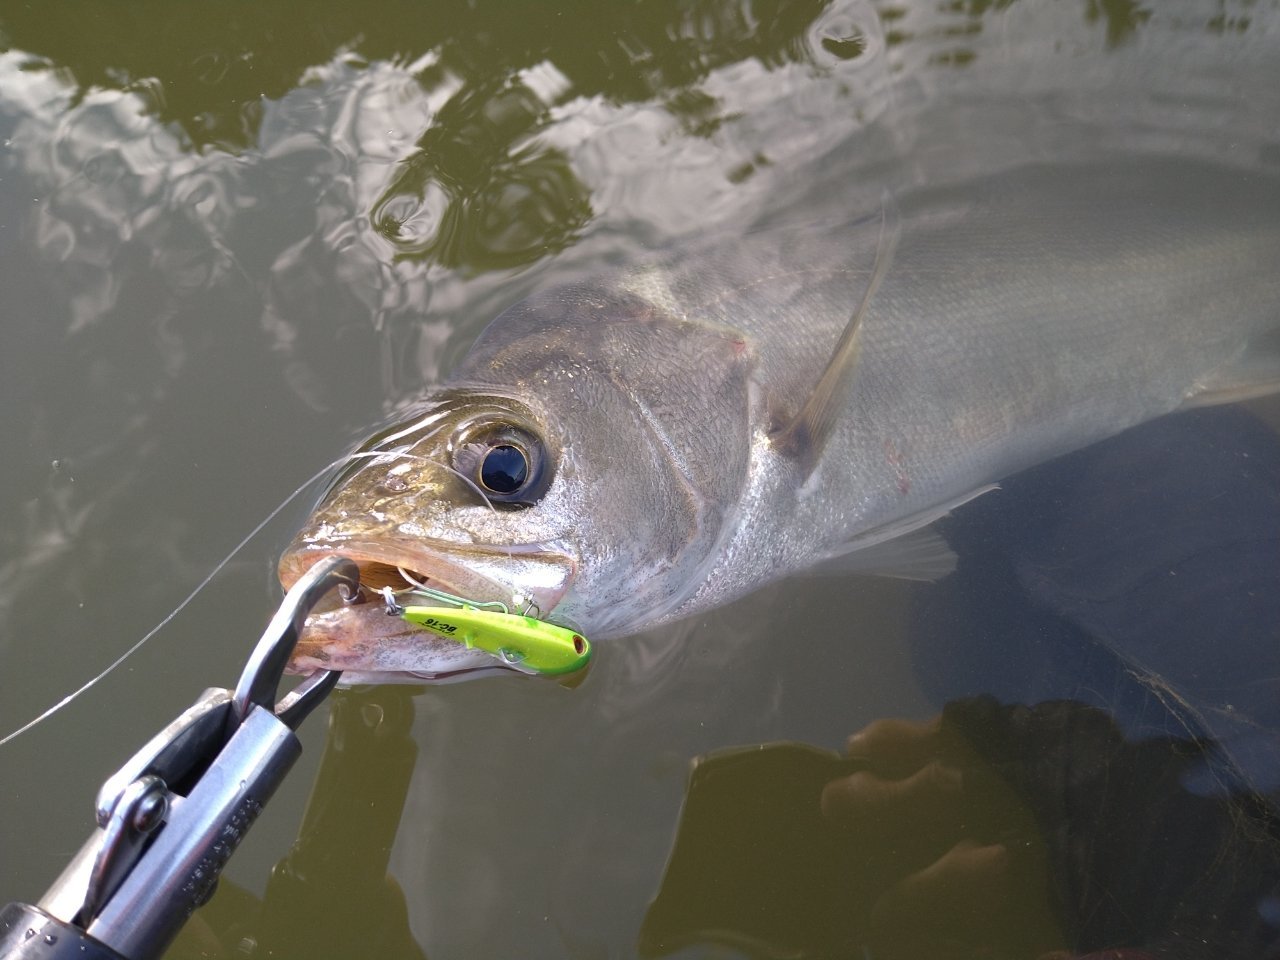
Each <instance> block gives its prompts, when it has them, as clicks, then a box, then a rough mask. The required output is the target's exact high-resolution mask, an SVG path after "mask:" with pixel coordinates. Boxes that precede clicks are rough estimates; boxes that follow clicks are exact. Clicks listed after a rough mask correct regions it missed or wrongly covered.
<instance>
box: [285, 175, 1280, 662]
mask: <svg viewBox="0 0 1280 960" xmlns="http://www.w3.org/2000/svg"><path fill="white" fill-rule="evenodd" d="M831 190H832V188H831V186H830V185H829V184H828V185H827V187H826V191H825V192H826V197H827V199H828V200H829V199H830V198H831V197H833V196H835V194H834V193H831V192H830V191H831ZM863 195H865V191H863ZM822 199H823V198H822V197H819V200H820V201H821V200H822ZM820 205H821V204H820ZM829 206H831V207H834V206H837V205H836V204H835V203H830V204H829ZM874 206H875V205H872V207H873V208H872V209H863V210H861V211H859V212H858V215H856V216H853V217H846V216H840V217H838V218H834V219H833V218H831V217H822V216H818V217H815V218H813V219H812V220H811V221H809V222H804V221H803V218H797V217H795V216H788V217H786V218H781V219H780V220H779V221H778V222H771V221H769V220H768V219H767V218H766V219H765V220H763V221H762V223H761V224H760V225H758V227H757V228H755V229H751V230H747V231H743V232H742V233H741V234H737V235H732V236H716V237H709V238H705V239H704V240H702V241H701V242H699V243H696V244H694V247H693V249H692V250H679V251H676V252H675V253H673V254H671V255H669V256H666V257H658V258H656V259H655V260H652V261H649V262H643V263H639V264H636V265H635V266H633V267H630V268H627V269H622V270H619V271H617V272H616V273H613V274H609V275H601V276H599V277H594V276H592V277H581V278H575V279H573V280H572V281H571V282H568V283H565V284H562V285H558V286H552V287H550V288H549V289H546V290H543V291H539V292H536V293H534V295H532V296H531V297H529V298H528V299H526V300H524V301H521V302H520V303H517V304H516V305H514V306H512V307H510V308H508V309H507V310H505V311H504V312H502V313H501V314H500V315H498V316H497V317H496V318H494V319H493V320H492V321H491V322H490V324H489V325H488V326H487V327H486V328H485V329H484V330H483V332H482V333H481V334H480V336H479V337H478V339H477V340H476V342H475V343H474V345H473V346H472V347H471V349H470V351H469V353H468V354H467V355H466V356H465V358H464V359H463V360H462V361H461V362H460V363H459V365H458V366H457V368H456V369H455V370H453V371H452V373H451V374H450V375H449V376H448V377H447V378H446V379H445V381H444V382H443V383H442V384H440V386H439V387H438V388H436V389H433V390H431V391H430V392H429V393H428V394H427V395H426V396H424V397H423V398H421V400H420V402H419V403H417V404H416V405H415V406H414V407H413V408H412V409H411V410H410V411H408V412H407V413H406V414H404V415H402V416H400V417H398V418H397V419H396V420H395V421H394V422H392V423H390V424H387V425H385V426H384V427H383V428H382V429H380V430H378V431H376V432H375V433H374V434H373V435H372V436H370V437H369V439H368V440H367V441H366V442H365V443H364V444H362V445H361V446H360V447H359V448H358V450H357V451H356V452H355V453H354V454H353V455H352V459H351V460H350V461H349V462H348V464H347V466H346V467H345V469H344V470H343V472H342V473H341V474H340V476H339V477H338V478H337V479H336V481H335V482H334V483H333V484H332V486H331V487H330V489H329V490H328V491H327V492H326V493H325V495H324V496H323V498H322V499H321V502H320V503H319V505H318V506H317V508H316V509H315V511H314V512H313V513H312V515H311V516H310V518H309V519H308V520H307V522H306V523H305V524H304V525H303V527H302V528H301V529H300V531H299V532H298V534H297V536H296V537H295V538H294V540H293V541H292V543H291V544H290V545H289V546H288V548H287V549H286V550H285V552H284V554H283V556H282V557H281V560H280V563H279V576H280V579H281V581H282V583H283V584H284V585H285V586H286V587H287V586H288V585H290V584H291V583H292V582H294V581H295V580H296V579H297V578H298V577H299V576H301V575H302V573H303V572H305V570H307V569H308V568H309V567H310V565H311V564H313V563H315V562H316V561H317V560H319V559H321V558H322V557H326V556H330V555H334V554H341V555H345V556H348V557H351V558H352V559H353V560H355V561H356V562H357V563H358V564H359V565H360V568H361V577H362V580H363V582H365V583H366V584H367V585H368V586H369V587H370V590H371V591H373V592H376V591H378V590H381V589H382V588H384V587H387V586H391V587H392V588H393V589H396V590H400V589H403V588H405V587H406V584H407V583H408V582H410V581H411V580H417V581H419V582H423V583H429V584H430V585H431V586H432V587H434V588H436V589H440V590H445V591H447V592H449V593H452V594H456V595H459V596H463V597H468V598H475V599H477V600H483V601H492V600H497V601H502V602H506V603H517V604H525V605H526V606H528V607H531V608H534V609H535V610H536V615H538V616H544V617H548V618H550V619H557V618H560V619H562V621H563V622H566V623H571V624H573V625H574V627H575V629H580V630H582V631H583V632H584V633H585V634H586V635H587V636H589V637H591V638H592V640H608V639H611V638H617V637H622V636H626V635H628V634H633V633H636V632H639V631H642V630H646V629H649V628H652V627H654V626H658V625H661V624H664V623H669V622H672V621H675V620H678V619H680V618H684V617H688V616H691V615H693V614H696V613H700V612H703V611H707V610H710V609H712V608H715V607H718V606H721V605H724V604H727V603H731V602H733V601H734V600H736V599H739V598H741V597H743V596H744V595H746V594H748V593H749V592H751V591H753V590H756V589H758V588H760V587H762V586H764V585H766V584H769V583H771V582H773V581H776V580H778V579H780V578H783V577H787V576H791V575H794V574H798V573H801V572H803V571H807V570H811V569H819V570H824V571H835V572H839V573H872V574H882V575H888V576H901V577H907V578H912V579H921V580H931V579H937V578H938V577H941V576H944V575H945V574H946V573H947V572H948V571H949V570H950V569H951V568H952V567H953V566H954V563H955V555H954V553H952V552H951V551H950V549H949V548H948V547H947V545H946V543H945V541H944V540H942V538H940V537H939V536H938V535H937V534H936V532H934V530H933V528H932V527H931V525H932V524H933V523H934V521H936V520H938V519H939V518H941V517H943V516H945V515H946V514H948V513H949V512H951V511H953V510H955V509H957V508H959V507H960V506H961V505H963V504H964V503H965V502H967V501H969V500H971V499H973V498H974V497H976V496H980V495H983V494H987V493H989V492H990V491H992V490H994V489H996V488H997V486H998V484H999V481H1000V480H1001V479H1003V478H1006V477H1008V476H1010V475H1012V474H1014V473H1017V472H1018V471H1021V470H1023V469H1026V468H1028V467H1031V466H1033V465H1036V464H1039V463H1042V462H1044V461H1047V460H1050V459H1052V458H1054V457H1057V456H1060V455H1062V454H1065V453H1068V452H1070V451H1073V450H1076V449H1079V448H1082V447H1084V446H1086V445H1088V444H1090V443H1093V442H1096V441H1099V440H1102V439H1104V438H1106V437H1109V436H1112V435H1115V434H1117V433H1119V432H1121V431H1123V430H1125V429H1127V428H1129V427H1131V426H1134V425H1137V424H1139V423H1142V422H1144V421H1147V420H1150V419H1152V418H1155V417H1158V416H1162V415H1164V414H1168V413H1171V412H1174V411H1178V410H1181V409H1186V408H1190V407H1195V406H1202V405H1208V404H1215V403H1229V402H1234V401H1238V400H1241V399H1246V398H1249V397H1254V396H1260V395H1263V394H1266V393H1269V392H1271V391H1274V390H1275V389H1277V387H1280V335H1278V332H1277V331H1278V330H1280V269H1277V266H1278V265H1280V180H1278V179H1277V178H1276V177H1274V176H1272V175H1270V174H1266V173H1260V172H1257V171H1252V170H1241V169H1235V168H1230V167H1226V166H1221V165H1217V164H1215V163H1211V162H1207V161H1199V160H1190V159H1171V158H1166V157H1156V156H1145V155H1118V156H1114V157H1103V158H1099V159H1096V160H1094V161H1092V162H1087V163H1084V162H1082V163H1053V162H1043V163H1034V164H1027V165H1024V166H1021V167H1018V168H1015V169H1010V170H1003V171H1000V172H998V173H991V174H986V175H983V176H975V177H970V178H966V179H962V180H959V181H957V182H953V183H946V184H940V185H933V186H929V185H925V186H921V187H917V188H914V189H908V190H902V191H901V192H900V193H899V194H897V195H894V194H891V193H887V194H886V195H885V196H884V197H883V198H882V199H881V201H880V203H879V205H878V206H879V209H874ZM997 495H998V494H997ZM380 618H381V619H380ZM385 621H386V617H385V614H384V613H383V612H382V611H381V609H380V608H379V606H378V605H377V604H376V603H371V604H363V605H356V606H353V607H346V608H341V609H336V610H331V611H327V612H324V613H321V614H318V615H317V619H316V620H315V622H313V623H311V624H310V625H309V629H308V630H306V631H304V632H303V635H302V638H301V639H300V641H299V648H298V652H297V654H296V656H295V663H294V668H295V669H297V670H299V671H301V672H305V671H307V670H311V669H316V668H320V667H324V668H327V669H343V670H350V671H354V672H353V673H352V674H351V676H352V677H353V678H354V677H357V676H359V677H361V678H372V679H382V680H391V679H397V678H400V679H428V680H429V679H436V678H442V677H443V678H449V679H454V678H458V677H460V676H465V675H467V674H468V673H469V672H470V671H471V670H473V669H478V668H477V667H475V666H474V665H472V666H468V665H466V664H463V665H461V666H460V665H459V662H458V661H457V660H456V658H457V657H459V656H460V654H458V651H457V644H452V645H450V644H449V643H448V642H447V641H440V640H439V639H438V638H432V637H424V636H422V635H421V634H416V633H414V632H412V631H406V630H404V629H402V628H403V627H404V626H405V625H404V624H402V623H397V624H395V625H394V627H389V626H387V624H386V622H385ZM450 646H452V649H450ZM450 658H455V659H450ZM477 662H482V661H477Z"/></svg>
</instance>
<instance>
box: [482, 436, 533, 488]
mask: <svg viewBox="0 0 1280 960" xmlns="http://www.w3.org/2000/svg"><path fill="white" fill-rule="evenodd" d="M528 477H529V458H528V457H526V456H525V453H524V451H523V450H521V449H520V448H519V447H517V446H515V445H514V444H510V443H499V444H497V445H496V446H492V447H490V448H489V452H488V453H486V454H485V455H484V459H482V460H481V461H480V486H482V487H484V488H485V489H486V490H489V491H491V492H493V493H501V494H507V495H509V494H512V493H515V492H516V491H517V490H519V489H520V488H521V487H522V486H524V482H525V480H527V479H528Z"/></svg>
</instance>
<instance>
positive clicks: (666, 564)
mask: <svg viewBox="0 0 1280 960" xmlns="http://www.w3.org/2000/svg"><path fill="white" fill-rule="evenodd" d="M747 353H748V351H747V350H746V348H745V341H744V340H743V339H742V338H741V337H739V336H736V335H735V334H733V333H732V331H726V330H724V329H721V328H715V327H708V326H706V325H704V324H699V323H696V322H690V321H687V320H684V319H676V318H675V317H674V316H672V315H671V314H670V313H668V312H666V311H663V310H660V309H659V308H658V307H657V306H655V305H654V304H653V303H651V302H649V301H647V300H645V299H643V298H641V297H638V296H636V295H635V294H632V293H627V292H625V291H613V292H604V291H600V290H598V289H592V288H581V287H579V288H572V289H569V290H561V291H558V292H556V293H555V294H552V295H548V296H543V297H540V298H537V299H535V300H531V301H526V302H525V303H523V304H520V305H518V306H516V307H514V308H512V309H511V310H509V311H507V312H506V313H504V314H503V315H502V316H500V317H499V318H498V319H497V320H495V321H494V323H493V324H491V325H490V327H489V328H488V329H487V330H486V331H485V333H484V334H482V336H481V338H480V340H479V341H478V342H477V343H476V345H475V346H474V347H473V349H472V351H471V353H470V354H469V355H468V357H467V358H466V359H465V360H464V362H463V364H462V365H461V367H460V368H459V370H458V371H457V374H456V375H455V376H454V377H453V378H451V379H450V381H449V382H448V383H446V384H445V385H444V386H443V387H442V388H440V389H439V390H438V391H436V392H435V393H434V394H433V395H431V396H429V397H428V398H426V399H425V400H424V401H422V402H421V403H420V404H419V405H418V406H417V407H415V408H414V409H413V410H412V412H408V411H407V412H406V414H405V415H404V416H402V417H400V418H398V419H397V420H396V422H395V423H392V424H390V425H388V426H386V427H385V428H383V429H382V430H380V431H378V432H377V433H376V434H374V435H373V436H372V437H370V438H369V440H367V441H366V442H365V443H364V444H363V445H362V446H361V447H360V448H359V449H358V450H357V451H356V452H355V453H354V454H353V455H352V458H351V460H350V462H349V463H348V464H347V465H346V467H345V469H344V470H343V471H342V473H341V474H340V475H339V476H338V478H337V479H336V480H335V482H334V483H333V484H332V485H331V487H330V489H329V491H328V492H327V493H326V494H325V496H324V497H323V499H322V501H321V503H320V505H319V506H318V507H317V508H316V510H315V511H314V513H313V514H312V516H311V517H310V518H309V520H308V521H307V522H306V524H305V526H304V527H303V528H302V530H301V531H300V532H299V533H298V535H297V536H296V538H295V539H294V541H293V543H292V544H291V545H290V546H289V548H288V549H287V550H286V552H285V554H284V555H283V557H282V559H281V561H280V567H279V572H280V578H281V581H282V582H283V583H284V584H285V586H286V587H287V586H288V585H290V584H291V583H292V582H294V581H295V580H296V579H297V578H298V577H300V576H301V575H302V573H303V572H305V571H306V570H307V569H308V568H309V567H310V566H311V564H313V563H315V562H316V561H317V560H319V559H320V558H322V557H325V556H330V555H334V554H340V555H344V556H347V557H349V558H351V559H352V560H354V561H356V563H357V564H358V565H359V566H360V572H361V581H362V583H363V584H364V585H366V586H367V587H369V588H371V589H373V590H375V591H376V590H379V589H381V588H382V587H384V586H391V587H393V588H394V589H397V590H398V589H402V588H404V587H405V586H406V585H407V584H408V582H409V581H410V580H417V581H419V582H422V583H425V584H427V585H428V586H431V587H433V588H435V589H437V590H442V591H445V592H448V593H451V594H455V595H457V596H462V597H466V598H468V599H471V600H474V601H494V600H498V601H501V602H503V603H506V604H508V605H513V604H514V605H515V607H516V610H513V612H519V610H520V609H522V608H523V606H526V605H528V606H531V607H533V608H536V612H537V613H538V614H539V615H541V616H544V617H547V616H549V617H550V618H551V619H563V620H566V621H568V622H571V623H573V624H574V625H576V626H577V627H578V628H579V629H581V630H583V631H584V632H585V633H587V634H588V635H589V636H591V637H593V638H597V637H607V636H611V635H618V634H625V633H629V632H634V631H635V630H638V629H642V628H643V627H645V626H646V625H648V624H650V623H652V622H654V621H655V620H657V619H660V618H661V617H662V616H663V615H664V614H666V613H668V612H669V611H670V610H672V609H674V607H675V606H676V605H678V604H679V602H680V601H681V600H682V599H684V598H685V597H686V596H687V595H688V594H689V592H690V590H691V589H692V587H693V586H694V585H696V582H697V575H696V574H697V571H698V570H699V569H701V568H703V567H704V566H705V565H706V564H707V563H708V562H709V557H710V555H711V553H712V545H713V544H714V542H715V541H716V539H717V537H718V536H719V533H720V530H721V528H722V525H723V521H724V518H725V516H726V515H727V514H728V512H729V511H730V510H731V508H732V505H733V503H734V501H735V498H736V492H737V491H738V490H739V489H740V487H741V485H742V483H743V479H744V477H745V474H746V461H747V457H748V436H747V434H748V429H747V426H748V425H747V411H746V404H747V399H746V398H747V394H748V392H749V390H748V385H747V381H748V370H749V366H750V364H749V361H748V357H747Z"/></svg>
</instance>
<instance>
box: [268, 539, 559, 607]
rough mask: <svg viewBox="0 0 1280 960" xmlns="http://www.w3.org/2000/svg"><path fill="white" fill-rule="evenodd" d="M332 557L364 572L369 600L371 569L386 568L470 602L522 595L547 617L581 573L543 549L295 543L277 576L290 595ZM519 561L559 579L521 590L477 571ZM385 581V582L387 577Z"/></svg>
mask: <svg viewBox="0 0 1280 960" xmlns="http://www.w3.org/2000/svg"><path fill="white" fill-rule="evenodd" d="M451 554H452V556H451ZM333 556H341V557H347V558H348V559H350V560H353V561H354V562H355V564H356V566H357V567H359V568H360V573H361V584H362V586H365V587H366V590H365V594H366V596H367V595H368V593H369V592H370V590H375V591H376V590H377V585H376V583H373V582H367V581H366V574H367V573H368V572H369V571H370V569H371V568H372V565H374V564H382V565H385V566H389V567H400V568H402V569H404V570H406V571H413V572H416V573H418V574H422V575H425V576H426V577H427V578H428V581H429V585H430V586H433V587H435V588H436V589H438V590H442V591H444V592H445V593H451V594H454V595H456V596H460V597H464V598H466V599H468V600H475V601H494V600H496V601H500V602H502V603H505V604H507V605H508V606H510V605H511V604H512V600H513V597H514V596H515V595H516V593H517V590H518V591H519V592H520V594H521V595H522V596H524V597H525V598H527V599H530V600H532V601H533V603H534V605H535V606H536V607H537V610H538V612H539V613H540V614H541V615H543V616H545V615H546V614H548V613H550V612H551V611H552V610H554V609H555V607H556V605H557V604H558V603H559V602H560V600H561V599H562V598H563V597H564V595H565V594H566V593H567V592H568V590H569V587H570V585H571V584H572V582H573V579H574V574H575V573H576V572H577V563H576V561H575V560H574V558H573V557H571V556H570V555H569V554H567V553H564V552H562V551H559V550H554V549H547V548H546V547H544V546H543V545H542V544H520V545H515V546H511V547H499V546H496V545H475V544H457V543H451V542H448V541H439V542H436V541H429V540H423V539H413V540H400V539H396V538H379V539H377V540H359V539H354V538H350V539H348V538H336V539H332V540H312V541H308V542H304V543H298V542H296V541H295V543H294V544H293V545H291V546H290V547H289V549H288V550H286V551H285V552H284V554H283V555H282V556H281V558H280V563H279V567H278V575H279V578H280V583H281V585H282V586H283V587H284V588H285V589H286V590H288V589H289V588H290V587H292V586H293V584H294V583H296V582H297V580H298V579H299V578H300V577H302V575H303V574H304V573H306V572H307V571H308V570H309V569H311V567H312V566H313V565H314V564H316V563H318V562H319V561H320V560H323V559H325V558H326V557H333ZM516 558H519V559H520V560H521V561H523V562H526V563H534V564H536V565H538V566H541V567H545V568H546V569H548V570H551V571H552V572H553V573H554V574H558V576H555V577H553V578H552V579H551V581H550V582H548V583H545V584H543V585H538V586H521V587H517V586H516V585H515V584H509V583H503V582H502V581H501V580H498V579H495V578H494V577H493V576H491V575H487V574H485V573H482V572H480V571H479V570H477V569H475V566H476V565H485V566H498V565H500V564H501V563H502V562H503V561H507V560H514V559H516ZM468 560H470V561H471V563H468V562H467V561H468ZM382 579H385V575H384V576H383V577H382ZM407 586H409V584H408V583H407V582H406V583H402V584H400V587H407ZM400 587H397V589H399V588H400ZM513 612H519V611H513Z"/></svg>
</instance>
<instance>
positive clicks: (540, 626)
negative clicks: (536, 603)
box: [400, 605, 591, 677]
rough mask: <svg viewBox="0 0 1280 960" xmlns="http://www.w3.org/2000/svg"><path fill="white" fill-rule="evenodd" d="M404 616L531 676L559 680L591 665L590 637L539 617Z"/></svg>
mask: <svg viewBox="0 0 1280 960" xmlns="http://www.w3.org/2000/svg"><path fill="white" fill-rule="evenodd" d="M400 616H401V617H402V618H403V619H404V620H406V621H408V622H409V623H412V624H414V625H415V626H418V627H422V628H423V629H425V630H430V631H431V632H432V633H434V634H436V635H437V636H441V637H444V638H445V639H447V640H456V641H457V642H458V643H461V644H464V645H466V646H467V647H474V648H476V649H479V650H483V651H485V652H486V653H491V654H493V655H494V656H495V657H499V658H500V659H502V660H503V661H505V662H506V663H508V664H510V665H511V666H513V667H515V668H516V669H517V670H522V671H524V672H526V673H537V674H541V675H543V676H548V677H558V676H563V675H565V674H570V673H575V672H576V671H578V670H581V669H583V668H584V667H585V666H586V665H587V664H588V663H589V662H590V660H591V644H590V643H588V642H587V638H586V637H584V636H583V635H582V634H580V633H577V632H576V631H574V630H571V629H569V628H568V627H562V626H560V625H559V624H555V623H548V622H547V621H546V620H538V619H535V618H534V617H525V616H521V615H519V614H513V613H498V612H497V611H493V610H478V609H476V608H475V607H473V606H469V605H468V606H462V607H458V608H453V607H417V606H413V607H404V608H402V612H401V614H400Z"/></svg>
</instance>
